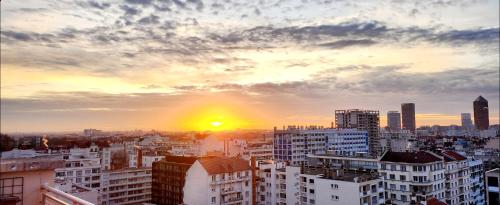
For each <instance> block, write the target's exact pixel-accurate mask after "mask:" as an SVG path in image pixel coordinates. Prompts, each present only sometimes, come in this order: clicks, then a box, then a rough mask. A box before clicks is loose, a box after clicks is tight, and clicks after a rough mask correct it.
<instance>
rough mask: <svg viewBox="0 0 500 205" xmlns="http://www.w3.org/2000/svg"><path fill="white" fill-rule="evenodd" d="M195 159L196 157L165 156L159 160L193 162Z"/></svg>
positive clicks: (182, 162) (181, 162)
mask: <svg viewBox="0 0 500 205" xmlns="http://www.w3.org/2000/svg"><path fill="white" fill-rule="evenodd" d="M197 159H198V157H184V156H165V158H163V159H162V160H161V161H160V162H168V163H180V164H193V163H194V162H196V160H197Z"/></svg>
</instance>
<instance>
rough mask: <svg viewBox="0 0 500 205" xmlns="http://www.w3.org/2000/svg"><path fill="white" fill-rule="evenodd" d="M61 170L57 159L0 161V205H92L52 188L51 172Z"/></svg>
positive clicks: (53, 157) (47, 157)
mask: <svg viewBox="0 0 500 205" xmlns="http://www.w3.org/2000/svg"><path fill="white" fill-rule="evenodd" d="M61 167H64V161H63V160H61V159H60V158H59V157H58V156H52V157H49V156H44V157H32V158H11V159H2V160H0V204H5V205H23V204H41V205H66V204H82V205H92V203H91V202H88V201H86V200H83V199H81V198H79V197H77V196H74V195H72V194H68V193H65V192H63V191H61V190H59V189H56V188H54V169H56V168H61Z"/></svg>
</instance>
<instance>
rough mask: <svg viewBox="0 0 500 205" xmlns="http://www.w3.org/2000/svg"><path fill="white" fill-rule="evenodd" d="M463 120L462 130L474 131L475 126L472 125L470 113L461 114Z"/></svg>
mask: <svg viewBox="0 0 500 205" xmlns="http://www.w3.org/2000/svg"><path fill="white" fill-rule="evenodd" d="M460 117H461V119H462V130H465V131H472V130H473V129H474V125H473V124H472V118H471V116H470V113H462V114H460Z"/></svg>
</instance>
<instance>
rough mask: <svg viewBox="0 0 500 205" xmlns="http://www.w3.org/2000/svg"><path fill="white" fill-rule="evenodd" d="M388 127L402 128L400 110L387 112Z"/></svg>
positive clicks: (390, 128)
mask: <svg viewBox="0 0 500 205" xmlns="http://www.w3.org/2000/svg"><path fill="white" fill-rule="evenodd" d="M387 127H388V128H389V130H400V129H401V114H400V113H399V112H398V111H389V112H387Z"/></svg>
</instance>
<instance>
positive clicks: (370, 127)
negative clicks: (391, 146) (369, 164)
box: [335, 109, 382, 156]
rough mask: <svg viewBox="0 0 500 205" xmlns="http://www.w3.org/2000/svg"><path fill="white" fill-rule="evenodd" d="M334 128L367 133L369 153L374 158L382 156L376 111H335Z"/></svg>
mask: <svg viewBox="0 0 500 205" xmlns="http://www.w3.org/2000/svg"><path fill="white" fill-rule="evenodd" d="M335 126H336V127H337V128H355V129H358V130H364V131H367V132H368V144H369V147H370V153H371V154H372V155H374V156H378V155H381V154H382V147H381V145H380V137H379V128H380V118H379V112H378V111H377V110H358V109H350V110H335Z"/></svg>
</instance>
